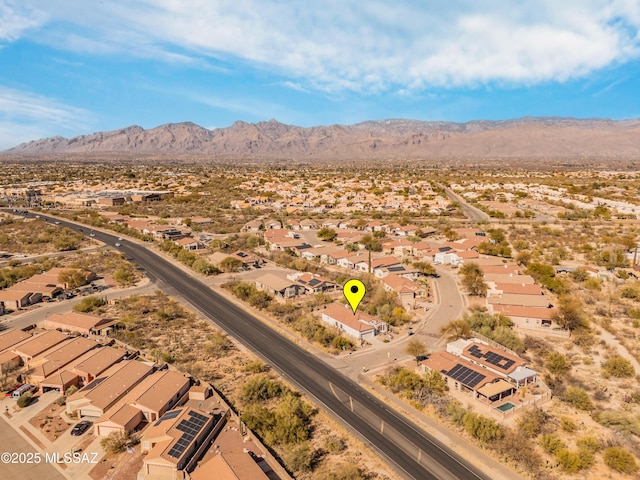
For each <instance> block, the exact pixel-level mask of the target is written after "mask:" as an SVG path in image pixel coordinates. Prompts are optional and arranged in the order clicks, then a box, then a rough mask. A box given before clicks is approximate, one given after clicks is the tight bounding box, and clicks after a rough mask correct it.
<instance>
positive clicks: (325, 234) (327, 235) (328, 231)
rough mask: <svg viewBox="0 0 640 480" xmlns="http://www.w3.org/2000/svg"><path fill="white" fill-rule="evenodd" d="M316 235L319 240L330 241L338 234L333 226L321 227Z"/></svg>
mask: <svg viewBox="0 0 640 480" xmlns="http://www.w3.org/2000/svg"><path fill="white" fill-rule="evenodd" d="M317 235H318V238H319V239H320V240H325V241H327V242H332V241H333V240H335V238H336V237H337V236H338V234H337V233H336V231H335V230H334V229H333V228H328V227H322V228H321V229H320V230H318V234H317Z"/></svg>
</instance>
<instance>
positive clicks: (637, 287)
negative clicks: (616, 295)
mask: <svg viewBox="0 0 640 480" xmlns="http://www.w3.org/2000/svg"><path fill="white" fill-rule="evenodd" d="M620 296H621V297H622V298H630V299H632V300H640V284H638V283H636V282H632V283H627V284H625V285H624V286H623V287H622V288H621V289H620Z"/></svg>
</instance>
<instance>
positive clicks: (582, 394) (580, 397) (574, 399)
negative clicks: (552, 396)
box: [562, 387, 593, 411]
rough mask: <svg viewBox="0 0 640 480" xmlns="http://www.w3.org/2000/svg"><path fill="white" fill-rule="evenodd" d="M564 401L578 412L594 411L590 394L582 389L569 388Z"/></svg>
mask: <svg viewBox="0 0 640 480" xmlns="http://www.w3.org/2000/svg"><path fill="white" fill-rule="evenodd" d="M562 400H564V401H565V402H567V403H568V404H570V405H572V406H573V407H575V408H577V409H578V410H584V411H591V410H593V401H592V400H591V398H590V397H589V394H588V393H587V392H586V391H585V390H583V389H582V388H580V387H569V388H567V389H566V390H565V392H564V393H563V394H562Z"/></svg>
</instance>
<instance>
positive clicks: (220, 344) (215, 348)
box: [204, 332, 233, 357]
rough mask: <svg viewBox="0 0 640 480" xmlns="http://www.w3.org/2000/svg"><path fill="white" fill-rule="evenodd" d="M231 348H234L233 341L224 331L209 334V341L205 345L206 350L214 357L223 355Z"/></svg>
mask: <svg viewBox="0 0 640 480" xmlns="http://www.w3.org/2000/svg"><path fill="white" fill-rule="evenodd" d="M231 349H233V343H231V340H229V337H227V336H226V335H225V334H224V333H222V332H214V333H212V334H211V335H209V341H208V342H207V343H206V344H205V345H204V350H205V352H206V353H208V354H209V355H212V356H214V357H221V356H222V355H224V354H225V353H226V352H228V351H229V350H231Z"/></svg>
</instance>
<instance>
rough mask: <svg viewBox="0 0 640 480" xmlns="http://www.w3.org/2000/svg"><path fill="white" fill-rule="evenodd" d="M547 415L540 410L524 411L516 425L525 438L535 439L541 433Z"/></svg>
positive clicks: (547, 417)
mask: <svg viewBox="0 0 640 480" xmlns="http://www.w3.org/2000/svg"><path fill="white" fill-rule="evenodd" d="M547 420H549V415H548V414H547V413H546V412H545V411H544V410H542V409H541V408H533V409H531V410H525V411H524V412H523V413H522V414H521V415H520V418H519V419H518V420H517V422H516V423H517V425H518V428H519V429H520V431H521V432H522V433H523V435H524V436H525V437H528V438H535V437H537V436H538V435H539V434H540V433H541V432H542V428H543V427H544V425H545V423H546V422H547Z"/></svg>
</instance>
